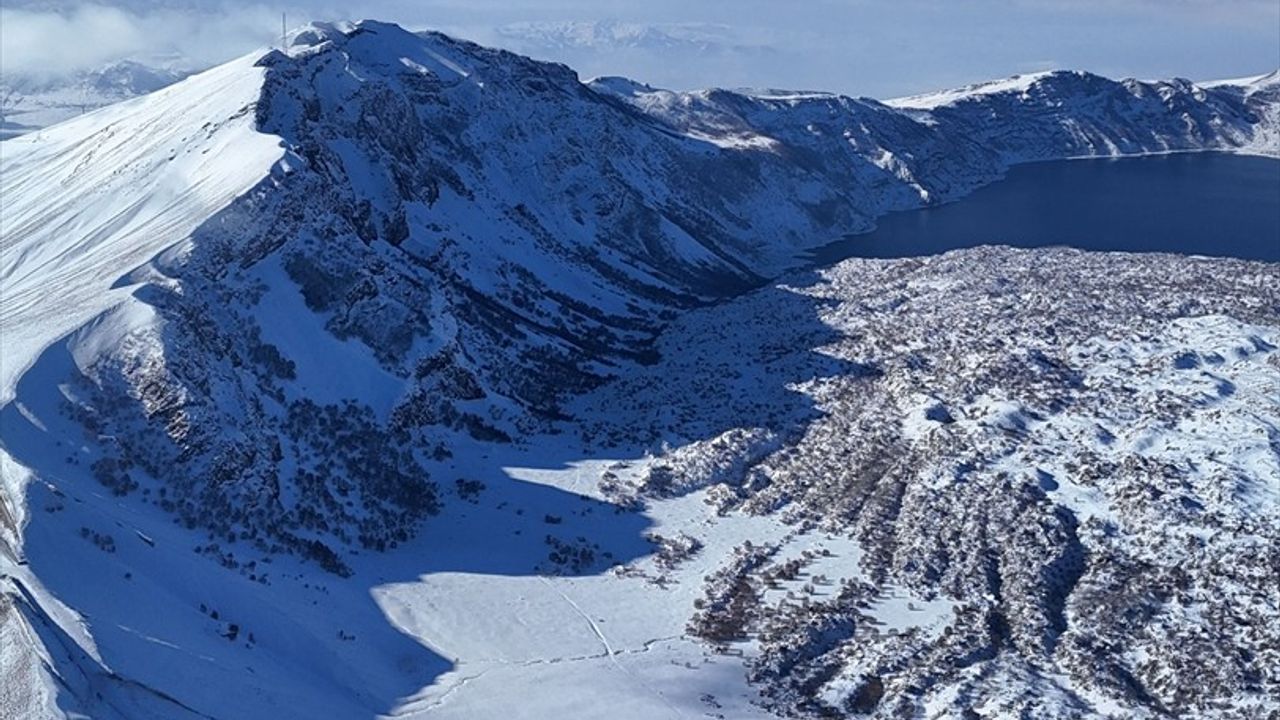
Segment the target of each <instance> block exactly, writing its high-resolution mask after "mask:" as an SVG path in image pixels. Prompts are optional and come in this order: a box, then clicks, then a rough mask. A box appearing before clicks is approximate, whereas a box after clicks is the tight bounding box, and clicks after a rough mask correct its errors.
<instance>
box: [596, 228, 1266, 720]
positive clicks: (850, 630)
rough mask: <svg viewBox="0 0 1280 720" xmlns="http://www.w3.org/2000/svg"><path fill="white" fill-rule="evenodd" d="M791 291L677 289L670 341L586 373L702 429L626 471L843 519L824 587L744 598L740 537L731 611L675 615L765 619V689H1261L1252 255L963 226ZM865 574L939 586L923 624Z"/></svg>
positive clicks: (830, 694)
mask: <svg viewBox="0 0 1280 720" xmlns="http://www.w3.org/2000/svg"><path fill="white" fill-rule="evenodd" d="M791 292H793V293H795V297H793V299H791V300H781V299H780V298H781V297H786V296H785V295H782V294H781V293H779V292H777V291H769V292H760V293H757V294H753V295H751V296H747V297H746V298H743V299H742V300H739V301H736V302H735V303H732V304H729V305H726V306H723V307H722V308H716V309H714V310H710V311H702V312H699V313H696V314H694V315H691V316H689V317H687V318H686V319H684V320H682V321H680V322H678V323H677V324H676V325H675V326H674V327H673V328H672V329H671V330H670V331H669V332H668V333H667V334H666V335H664V337H663V340H662V345H661V346H660V350H662V351H663V354H664V356H668V354H669V357H670V361H669V362H664V363H660V364H659V365H657V366H655V367H654V368H652V369H650V370H649V371H647V372H643V373H639V374H637V375H636V376H635V377H632V378H628V379H626V380H624V381H622V382H620V383H619V384H617V385H616V386H611V387H609V388H606V389H605V392H609V393H610V396H609V397H608V398H607V399H605V400H601V399H599V398H593V399H592V401H591V402H592V403H593V404H605V405H606V406H610V407H616V406H619V405H625V404H626V403H628V398H637V399H638V400H635V401H633V402H632V403H631V406H632V407H633V409H634V412H635V416H637V417H640V418H648V421H647V423H649V424H646V421H642V424H641V425H640V426H639V427H631V428H627V427H623V428H617V429H615V430H613V431H612V432H615V433H617V435H618V436H620V437H627V436H646V435H650V434H653V435H657V436H666V437H673V438H680V437H684V438H688V439H694V438H701V440H700V441H699V442H695V443H692V444H690V443H688V442H687V441H675V440H673V443H674V444H675V445H676V446H677V447H680V448H681V449H680V450H677V451H676V452H674V453H672V454H670V455H669V457H668V458H667V459H665V460H662V461H660V463H661V465H660V467H662V468H663V472H662V473H661V477H660V478H658V479H660V480H661V482H658V483H656V485H655V477H654V476H653V475H651V476H650V477H649V479H648V480H647V481H646V483H645V484H644V485H642V486H640V487H639V488H637V491H638V492H641V493H651V494H652V493H657V494H665V493H668V492H670V491H671V489H672V488H677V489H680V490H682V491H692V490H693V489H698V488H706V487H711V488H712V493H711V496H712V497H715V498H719V502H720V503H721V505H722V507H724V508H726V509H729V508H734V509H745V510H747V511H749V512H753V513H782V514H783V515H784V516H785V517H787V518H788V519H789V521H791V522H794V523H796V524H797V525H798V526H801V527H803V526H806V525H811V524H816V525H819V526H821V527H823V528H825V529H826V530H828V531H831V532H836V533H848V534H851V535H853V536H855V537H857V538H858V539H859V540H860V541H861V544H862V546H863V548H864V549H865V554H864V555H863V557H862V558H861V561H860V563H859V566H857V567H848V568H847V571H848V575H847V577H846V578H843V579H841V578H832V582H833V583H834V584H835V587H836V588H837V589H838V590H839V591H838V592H835V593H826V594H825V598H823V599H814V600H810V599H809V598H807V597H806V598H804V602H803V604H800V605H796V604H788V603H783V604H781V605H773V604H771V603H767V602H764V601H762V600H761V597H760V594H759V591H760V590H761V589H762V588H763V587H764V583H766V581H767V577H766V576H767V575H768V574H769V573H770V572H772V571H771V570H770V566H769V565H768V564H767V563H765V562H764V559H767V557H768V554H767V553H766V554H765V555H761V552H762V550H761V549H760V548H756V549H755V550H753V551H752V552H749V553H745V554H743V555H742V556H741V557H739V558H737V559H734V560H733V561H732V562H730V563H729V564H728V565H726V567H725V569H724V570H723V571H722V573H721V574H718V575H716V576H713V577H710V578H708V581H709V585H708V591H707V592H708V597H709V598H710V600H709V602H711V603H715V602H718V603H719V605H715V604H711V605H708V606H707V607H708V608H711V610H714V609H715V608H717V607H723V608H725V609H724V610H721V611H719V612H718V613H717V612H712V611H711V610H709V609H703V610H701V611H700V613H699V615H698V616H696V617H695V619H694V622H693V624H692V626H691V627H692V630H693V632H695V633H697V634H699V635H702V636H703V637H705V638H706V639H707V640H708V642H711V643H722V642H724V641H725V640H726V639H732V638H735V637H736V638H745V637H747V636H756V635H758V637H759V642H760V654H759V656H758V658H757V659H755V660H754V661H753V670H752V672H753V678H754V680H755V681H756V682H758V683H760V684H761V686H762V688H763V690H764V693H765V695H766V697H768V698H769V699H770V702H771V703H772V704H774V706H775V707H777V708H778V709H779V710H780V711H782V712H783V714H787V715H801V716H813V717H824V716H830V715H835V716H846V715H848V716H857V715H860V714H863V713H866V714H870V715H873V716H875V717H899V716H902V715H903V714H907V715H911V714H915V713H918V712H920V711H922V710H923V709H924V707H925V706H926V702H927V704H928V706H929V707H932V708H935V709H937V708H946V707H950V708H951V710H952V711H954V712H957V713H958V712H960V711H961V710H964V709H966V708H982V709H983V712H984V713H986V714H992V713H994V714H995V715H997V716H1003V715H1008V714H1014V715H1017V714H1028V713H1029V714H1032V715H1035V716H1037V717H1075V716H1077V715H1079V714H1080V713H1085V714H1091V713H1101V712H1105V711H1104V710H1103V708H1105V707H1107V705H1108V703H1116V705H1115V707H1116V708H1117V711H1119V712H1121V713H1122V714H1124V715H1138V716H1146V715H1150V716H1156V717H1159V716H1165V715H1170V714H1172V715H1188V716H1197V717H1210V716H1212V717H1259V718H1262V717H1267V713H1268V712H1271V711H1274V706H1273V705H1269V704H1268V703H1269V702H1270V701H1269V700H1268V698H1274V696H1275V694H1276V692H1277V689H1278V688H1280V679H1278V678H1277V677H1276V676H1275V674H1274V672H1273V671H1272V670H1271V668H1273V667H1275V666H1276V664H1277V660H1280V635H1277V627H1276V624H1275V623H1274V622H1269V621H1266V620H1263V619H1262V618H1266V617H1268V616H1269V615H1270V614H1271V610H1269V609H1268V607H1269V605H1268V604H1269V602H1270V601H1269V600H1268V597H1269V596H1270V595H1271V594H1272V593H1271V589H1270V586H1271V584H1272V581H1271V579H1272V578H1273V577H1274V576H1275V573H1276V570H1277V568H1278V567H1280V555H1278V554H1277V548H1280V537H1278V536H1277V534H1276V532H1277V528H1280V514H1278V513H1280V463H1278V462H1277V455H1276V442H1277V437H1280V434H1278V433H1280V405H1277V402H1276V394H1275V391H1276V389H1277V388H1280V360H1278V358H1280V355H1278V354H1277V353H1280V351H1278V350H1277V346H1280V335H1277V331H1276V327H1277V325H1278V323H1280V316H1278V315H1277V308H1280V273H1277V271H1276V269H1275V267H1274V266H1272V265H1268V264H1264V263H1243V262H1233V261H1208V260H1199V259H1179V258H1175V257H1172V256H1137V255H1128V256H1125V255H1116V254H1086V253H1080V252H1076V251H1066V250H1037V251H1013V250H1004V249H977V250H970V251H960V252H954V253H950V254H948V255H945V256H942V257H938V258H930V259H926V260H901V261H892V262H877V261H855V260H851V261H846V262H844V263H841V264H840V265H838V266H836V267H834V268H832V269H831V270H827V271H823V272H821V273H820V274H819V275H818V276H817V277H815V278H813V279H812V280H807V281H804V282H803V283H802V284H800V285H799V286H798V287H796V288H795V289H794V290H792V291H791ZM787 302H789V303H791V304H792V306H793V307H794V308H795V312H796V314H795V315H794V316H793V315H791V314H789V313H788V312H787V311H786V310H785V308H786V305H785V304H784V303H787ZM755 305H759V307H753V306H755ZM766 308H768V309H766ZM804 308H809V309H811V310H813V311H815V312H817V314H818V316H819V318H820V320H821V324H820V325H818V324H815V323H812V322H811V323H808V324H806V323H804V322H802V321H801V320H800V318H801V313H802V312H803V309H804ZM780 309H781V312H780ZM763 317H774V318H777V320H776V324H767V325H765V326H763V327H761V326H760V319H761V318H763ZM739 318H751V324H750V325H746V324H743V323H742V322H740V321H739ZM868 366H871V367H875V368H876V369H877V371H876V372H874V373H868V372H865V371H864V370H861V369H860V368H865V367H868ZM695 368H696V370H695ZM741 377H748V378H756V379H758V380H757V381H756V382H763V383H764V387H758V386H753V383H746V384H743V383H741V382H740V381H739V380H738V378H741ZM789 381H793V382H794V383H795V384H787V383H789ZM778 385H784V387H777V388H776V390H773V388H774V387H775V386H778ZM694 398H697V399H696V400H695V399H694ZM938 408H943V409H944V410H945V413H942V412H939V411H938ZM672 418H675V421H674V422H672ZM750 436H755V437H773V438H784V440H783V441H781V442H778V441H776V440H775V441H773V442H771V443H769V444H768V445H767V446H764V447H763V451H762V450H761V447H762V446H761V445H759V444H758V443H751V442H746V443H744V442H743V438H745V437H750ZM709 469H710V471H709ZM748 560H752V561H753V562H750V563H749V562H747V561H748ZM760 568H764V571H763V572H762V571H761V570H760ZM886 587H889V588H907V589H910V590H911V591H912V592H914V593H915V594H916V595H917V596H918V597H921V598H924V599H926V600H929V599H936V598H945V599H947V600H949V601H951V602H953V603H954V605H953V607H952V608H951V609H950V617H949V618H948V619H947V620H946V622H945V623H943V624H944V625H945V629H943V630H942V631H941V634H937V633H936V632H934V631H929V630H924V629H921V628H915V629H910V630H908V631H907V632H905V633H902V632H890V633H886V632H882V631H880V630H878V629H877V623H876V621H875V620H874V617H873V616H874V614H875V613H874V612H872V611H871V609H870V608H871V606H872V605H874V604H875V602H876V600H877V598H878V597H880V596H881V594H882V593H883V592H884V588H886ZM726 628H727V629H726ZM1121 709H1122V710H1121Z"/></svg>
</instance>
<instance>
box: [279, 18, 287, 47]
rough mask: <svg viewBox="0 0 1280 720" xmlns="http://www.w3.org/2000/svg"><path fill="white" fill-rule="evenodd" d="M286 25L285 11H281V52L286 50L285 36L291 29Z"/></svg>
mask: <svg viewBox="0 0 1280 720" xmlns="http://www.w3.org/2000/svg"><path fill="white" fill-rule="evenodd" d="M285 27H286V24H285V13H280V52H285V50H286V48H285V42H284V36H285V35H287V34H288V32H289V31H288V30H286V29H285Z"/></svg>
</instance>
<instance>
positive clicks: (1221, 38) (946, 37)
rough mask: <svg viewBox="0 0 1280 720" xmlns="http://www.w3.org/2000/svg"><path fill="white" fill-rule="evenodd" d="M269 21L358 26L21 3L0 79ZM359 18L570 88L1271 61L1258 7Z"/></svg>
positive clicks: (319, 15)
mask: <svg viewBox="0 0 1280 720" xmlns="http://www.w3.org/2000/svg"><path fill="white" fill-rule="evenodd" d="M281 12H284V13H287V16H288V24H289V25H290V26H291V27H296V26H300V25H304V24H306V23H307V22H310V21H313V20H339V19H359V18H347V17H346V12H344V11H342V10H340V9H337V8H335V7H333V6H332V5H331V4H330V3H328V2H302V3H299V2H296V0H294V2H292V3H291V4H289V5H281V6H272V5H266V4H261V3H257V2H239V1H232V2H220V3H203V2H194V1H193V0H130V1H126V2H101V3H99V2H48V1H42V0H35V1H26V0H17V1H16V2H9V3H6V5H5V7H4V8H3V9H2V10H0V71H3V72H5V73H27V72H46V73H61V72H68V71H74V70H77V69H87V68H91V67H96V66H100V65H102V64H104V63H107V62H111V61H113V60H118V59H126V58H133V59H138V58H142V59H147V58H151V59H156V58H168V59H169V60H170V61H175V62H181V63H183V64H186V65H187V66H189V67H192V68H199V67H205V66H209V65H213V64H217V63H219V62H222V61H225V60H228V59H231V58H232V57H236V56H238V55H241V54H244V53H246V52H250V51H252V50H254V49H255V48H257V47H260V46H264V45H270V44H271V43H273V42H274V41H276V40H277V38H278V36H279V32H280V14H281ZM361 15H362V16H364V17H370V18H376V19H379V20H386V21H390V22H396V23H399V24H401V25H403V26H405V27H408V28H411V29H415V30H421V29H436V30H440V31H442V32H446V33H449V34H451V35H455V36H458V37H463V38H466V39H469V40H473V41H476V42H479V43H481V44H485V45H492V46H497V47H503V48H507V49H510V50H513V51H516V52H520V53H523V54H527V55H531V56H533V57H537V58H540V59H546V60H553V61H557V62H563V63H565V64H568V65H570V66H571V67H573V68H574V69H575V70H577V71H578V72H579V73H580V74H581V75H582V76H583V77H584V78H586V77H592V76H598V75H622V76H626V77H630V78H633V79H635V80H639V81H641V82H646V83H649V84H651V85H655V86H659V87H666V88H671V89H676V90H686V89H692V88H699V87H711V86H721V87H776V88H787V89H796V90H825V91H832V92H840V93H845V94H850V95H865V96H871V97H879V98H891V97H897V96H903V95H910V94H913V93H919V92H926V91H929V90H935V89H942V88H949V87H955V86H958V85H964V84H968V83H972V82H978V81H982V80H986V79H991V78H998V77H1005V76H1008V75H1013V74H1018V73H1026V72H1036V71H1041V70H1047V69H1071V70H1087V71H1090V72H1095V73H1098V74H1102V75H1107V76H1110V77H1138V78H1169V77H1187V78H1191V79H1193V80H1213V79H1221V78H1227V77H1238V76H1250V75H1257V74H1262V73H1266V72H1269V71H1271V70H1274V69H1276V68H1277V67H1280V3H1275V2H1272V1H1270V0H1262V1H1258V0H1230V1H1228V2H1210V1H1209V0H1174V1H1172V2H1156V1H1155V0H1128V1H1126V2H1113V3H1107V2H1101V0H1083V1H1081V2H1066V1H1065V0H981V1H980V2H974V3H967V4H965V5H963V6H954V5H951V4H948V3H943V2H937V1H936V0H905V1H904V2H895V3H892V4H889V3H875V2H850V1H839V0H816V1H815V2H810V3H807V4H806V5H804V6H803V7H790V8H788V7H784V6H782V5H781V4H779V3H773V2H758V1H757V2H750V1H748V2H738V3H729V2H724V1H722V0H712V1H709V2H702V3H697V4H691V3H676V2H672V1H671V0H659V1H658V2H652V3H648V4H647V5H646V6H645V7H643V8H640V7H635V6H632V5H631V4H628V3H622V2H615V1H613V0H607V1H605V2H586V1H585V0H555V1H552V2H529V1H527V0H525V1H516V2H511V1H508V2H495V1H491V0H479V1H476V2H462V1H461V0H442V1H438V2H426V3H410V2H404V1H402V0H374V2H371V3H368V4H366V5H364V6H362V13H361ZM86 37H91V38H93V42H85V41H84V38H86Z"/></svg>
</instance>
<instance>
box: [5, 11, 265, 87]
mask: <svg viewBox="0 0 1280 720" xmlns="http://www.w3.org/2000/svg"><path fill="white" fill-rule="evenodd" d="M279 25H280V20H279V14H278V11H277V10H273V9H268V8H267V7H266V6H262V5H240V6H235V7H234V8H233V7H231V6H221V7H215V8H210V9H207V10H196V11H192V10H183V9H179V8H172V9H168V8H158V9H153V10H149V11H145V12H138V11H133V10H129V9H124V8H120V7H113V6H108V5H99V4H94V3H83V4H77V5H74V6H72V7H69V8H65V9H58V10H38V9H24V8H13V7H9V6H7V5H6V7H3V8H0V71H3V72H4V73H37V74H59V73H64V72H68V71H72V70H79V69H85V68H91V67H97V66H100V65H102V64H104V63H106V62H110V61H112V60H117V59H120V58H124V57H162V56H180V57H182V58H183V59H185V61H187V62H189V63H190V64H192V65H194V66H201V65H208V64H212V63H216V62H221V61H223V60H226V59H228V58H230V57H234V56H236V55H239V54H243V53H245V52H248V51H250V50H253V49H254V48H256V47H258V46H260V45H264V44H267V43H270V42H271V41H272V39H273V38H274V37H275V36H276V35H278V33H279V30H278V28H279Z"/></svg>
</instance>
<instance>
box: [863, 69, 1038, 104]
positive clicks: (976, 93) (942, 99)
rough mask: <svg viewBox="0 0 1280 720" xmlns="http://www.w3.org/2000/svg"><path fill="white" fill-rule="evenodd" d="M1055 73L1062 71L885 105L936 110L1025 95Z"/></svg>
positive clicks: (896, 99)
mask: <svg viewBox="0 0 1280 720" xmlns="http://www.w3.org/2000/svg"><path fill="white" fill-rule="evenodd" d="M1055 72H1060V71H1053V70H1047V71H1044V72H1035V73H1026V74H1022V75H1013V76H1010V77H1007V78H1003V79H1001V80H988V81H986V82H980V83H974V84H972V85H965V86H964V87H959V88H952V89H947V90H941V91H939V92H932V93H923V94H920V95H911V96H908V97H900V98H892V99H889V100H885V101H884V104H885V105H888V106H890V107H896V108H903V109H911V110H934V109H937V108H939V107H942V106H943V105H951V104H954V103H957V102H960V101H962V100H970V99H974V98H980V97H982V96H984V95H994V94H996V93H1004V92H1015V93H1025V92H1027V91H1028V90H1030V89H1031V87H1032V86H1033V85H1035V84H1036V83H1037V82H1039V81H1040V80H1042V79H1044V78H1046V77H1049V76H1050V75H1053V74H1055Z"/></svg>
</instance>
